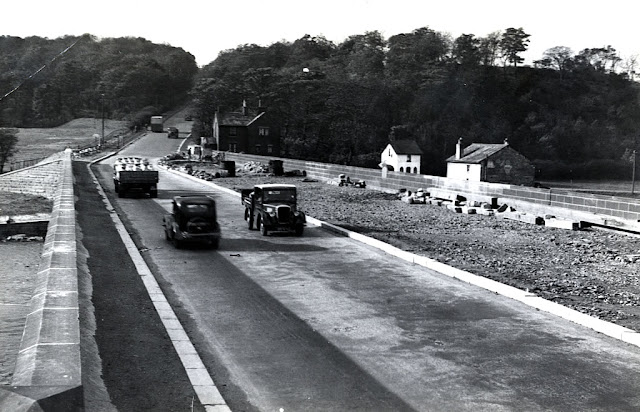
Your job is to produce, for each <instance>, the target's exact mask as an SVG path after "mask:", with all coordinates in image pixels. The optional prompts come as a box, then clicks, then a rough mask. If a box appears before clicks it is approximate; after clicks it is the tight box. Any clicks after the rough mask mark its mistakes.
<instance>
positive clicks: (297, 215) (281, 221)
mask: <svg viewBox="0 0 640 412" xmlns="http://www.w3.org/2000/svg"><path fill="white" fill-rule="evenodd" d="M240 192H241V199H242V204H243V205H244V208H245V209H244V218H245V220H246V221H247V222H248V226H249V229H250V230H251V229H253V228H254V227H255V228H256V229H259V230H260V232H261V233H262V234H263V235H264V236H267V235H268V234H269V232H290V233H295V234H296V235H297V236H302V234H303V232H304V226H305V224H306V217H305V214H304V213H303V212H302V211H300V210H298V207H297V200H298V199H297V192H296V186H295V185H287V184H263V185H256V186H254V188H253V189H242V190H241V191H240Z"/></svg>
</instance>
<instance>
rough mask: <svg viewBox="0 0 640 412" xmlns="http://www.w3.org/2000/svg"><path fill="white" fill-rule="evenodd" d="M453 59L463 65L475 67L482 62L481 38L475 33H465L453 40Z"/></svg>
mask: <svg viewBox="0 0 640 412" xmlns="http://www.w3.org/2000/svg"><path fill="white" fill-rule="evenodd" d="M453 59H454V60H455V61H456V63H458V64H460V65H461V66H462V67H465V68H467V67H475V66H477V65H478V64H479V63H480V40H479V39H476V38H475V36H474V35H473V34H463V35H461V36H460V37H458V38H457V39H456V40H455V41H454V42H453Z"/></svg>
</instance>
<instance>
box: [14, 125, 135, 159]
mask: <svg viewBox="0 0 640 412" xmlns="http://www.w3.org/2000/svg"><path fill="white" fill-rule="evenodd" d="M126 126H127V122H125V121H119V120H107V119H105V122H104V134H105V136H106V135H108V134H109V133H111V132H113V131H114V130H118V129H122V128H125V127H126ZM18 130H19V131H20V132H19V133H18V144H17V146H16V147H17V149H18V152H17V153H16V154H15V155H14V156H13V157H12V158H10V159H9V161H10V162H17V161H20V160H31V159H39V158H43V157H48V156H51V155H52V154H54V153H57V152H60V151H62V150H64V149H66V148H67V147H72V148H77V147H78V146H86V145H88V144H91V143H94V142H95V138H94V137H93V135H94V134H98V135H101V134H102V121H101V120H100V119H93V118H82V119H75V120H72V121H70V122H69V123H66V124H64V125H62V126H59V127H55V128H51V129H40V128H29V129H24V128H22V129H18Z"/></svg>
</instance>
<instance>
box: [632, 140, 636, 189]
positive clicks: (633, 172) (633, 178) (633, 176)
mask: <svg viewBox="0 0 640 412" xmlns="http://www.w3.org/2000/svg"><path fill="white" fill-rule="evenodd" d="M632 155H633V162H632V163H633V171H632V172H631V194H634V192H635V190H636V150H635V149H633V153H632Z"/></svg>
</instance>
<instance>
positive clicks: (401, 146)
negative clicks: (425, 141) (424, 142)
mask: <svg viewBox="0 0 640 412" xmlns="http://www.w3.org/2000/svg"><path fill="white" fill-rule="evenodd" d="M389 144H390V145H391V147H393V150H394V151H395V152H396V154H422V150H420V147H419V146H418V143H416V141H415V140H396V141H393V142H389Z"/></svg>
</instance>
